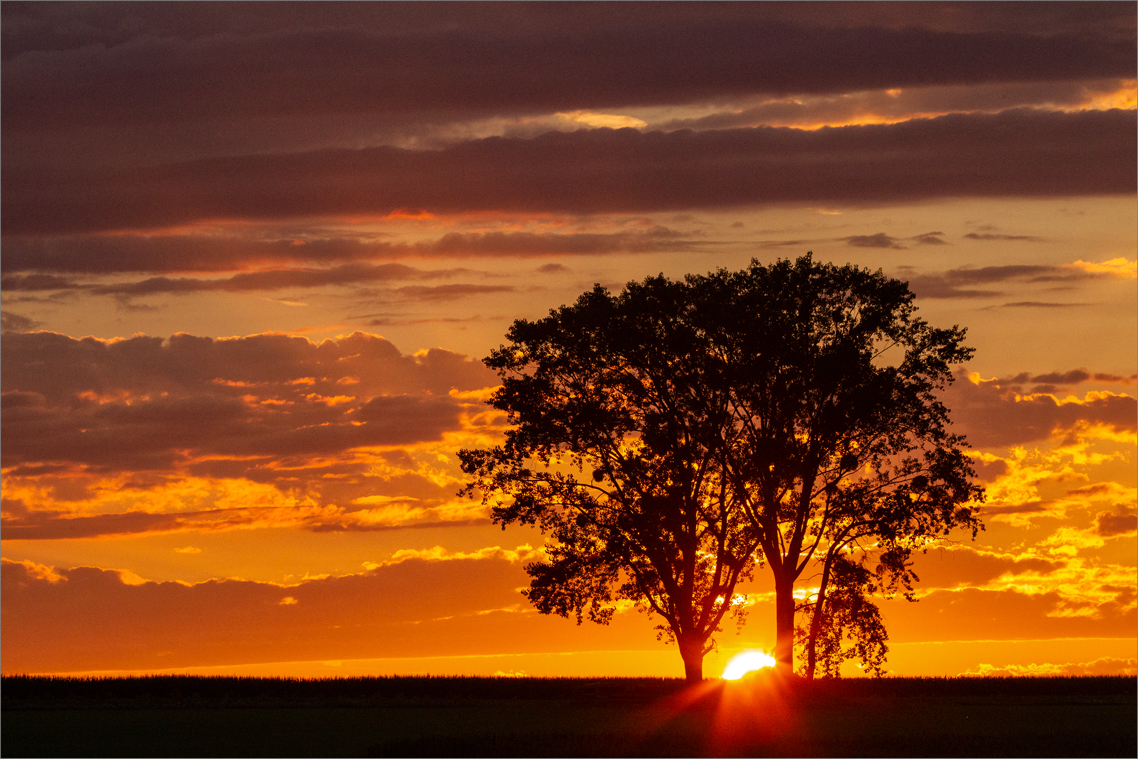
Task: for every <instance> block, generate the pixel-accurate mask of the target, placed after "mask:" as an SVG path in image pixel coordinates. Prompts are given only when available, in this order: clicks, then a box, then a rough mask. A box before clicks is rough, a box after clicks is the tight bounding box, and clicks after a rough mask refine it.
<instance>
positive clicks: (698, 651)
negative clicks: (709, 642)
mask: <svg viewBox="0 0 1138 759" xmlns="http://www.w3.org/2000/svg"><path fill="white" fill-rule="evenodd" d="M678 643H679V646H680V656H682V657H683V658H684V679H685V680H687V682H688V684H689V685H691V684H693V683H701V682H703V641H702V640H696V639H687V638H680V639H679V641H678Z"/></svg>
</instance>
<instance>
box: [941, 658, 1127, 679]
mask: <svg viewBox="0 0 1138 759" xmlns="http://www.w3.org/2000/svg"><path fill="white" fill-rule="evenodd" d="M1135 661H1136V660H1135V659H1133V658H1130V659H1119V658H1117V657H1113V656H1104V657H1102V658H1100V659H1095V660H1094V661H1088V662H1078V663H1067V664H1051V663H1049V662H1046V663H1042V664H1002V665H992V664H980V665H979V666H978V667H977V668H976V669H974V670H968V671H967V672H961V673H960V677H1093V676H1099V677H1101V676H1103V675H1110V676H1117V675H1129V676H1131V677H1133V676H1134V672H1135Z"/></svg>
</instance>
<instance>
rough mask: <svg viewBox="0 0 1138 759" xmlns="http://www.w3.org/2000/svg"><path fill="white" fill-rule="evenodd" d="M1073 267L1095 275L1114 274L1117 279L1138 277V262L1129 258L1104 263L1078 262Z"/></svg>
mask: <svg viewBox="0 0 1138 759" xmlns="http://www.w3.org/2000/svg"><path fill="white" fill-rule="evenodd" d="M1071 265H1072V266H1075V267H1078V268H1080V269H1082V270H1084V271H1088V272H1091V273H1094V274H1100V273H1101V274H1113V275H1114V276H1116V277H1122V278H1124V279H1134V278H1135V277H1138V262H1135V261H1131V260H1129V259H1127V258H1112V259H1110V260H1109V261H1103V262H1102V263H1094V262H1092V261H1076V262H1075V263H1073V264H1071Z"/></svg>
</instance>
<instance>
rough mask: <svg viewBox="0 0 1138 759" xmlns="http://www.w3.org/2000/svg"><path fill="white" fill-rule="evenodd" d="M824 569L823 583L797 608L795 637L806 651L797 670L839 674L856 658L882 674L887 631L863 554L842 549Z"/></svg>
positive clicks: (811, 675)
mask: <svg viewBox="0 0 1138 759" xmlns="http://www.w3.org/2000/svg"><path fill="white" fill-rule="evenodd" d="M824 573H825V577H824V578H823V580H822V585H823V587H821V588H819V591H818V592H817V593H816V594H814V596H813V597H807V598H806V599H804V600H803V601H802V602H800V603H799V604H797V607H796V609H795V611H796V612H797V614H798V618H799V619H800V620H801V622H800V624H799V625H798V627H797V628H796V629H795V637H796V638H797V643H798V644H799V645H800V646H801V647H802V649H803V650H804V652H805V654H806V657H805V660H804V661H803V663H802V665H801V667H800V669H799V672H800V674H802V675H803V676H804V677H806V678H807V679H808V680H813V679H814V675H815V672H816V671H817V670H818V669H821V672H822V676H823V677H841V666H842V664H843V663H844V662H846V661H848V660H850V659H858V660H860V661H861V666H862V668H863V669H865V670H867V671H868V672H870V673H872V674H874V675H876V676H878V677H880V676H882V675H884V674H885V657H886V655H887V654H888V653H889V646H888V645H887V644H886V641H888V640H889V634H888V632H886V630H885V625H884V623H883V622H882V620H881V611H880V609H878V608H877V605H876V604H875V603H873V602H872V601H870V600H869V598H868V596H869V595H870V594H872V593H874V592H875V591H876V590H877V589H878V587H877V584H876V583H875V582H874V575H873V573H872V572H870V571H869V570H868V569H867V568H866V567H865V565H864V559H863V562H861V563H859V562H856V561H854V560H852V559H850V558H847V557H846V556H841V555H835V556H833V557H832V558H831V560H830V562H829V565H828V566H827V567H826V569H825V570H824Z"/></svg>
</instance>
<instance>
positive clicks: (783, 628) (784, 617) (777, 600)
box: [774, 572, 794, 675]
mask: <svg viewBox="0 0 1138 759" xmlns="http://www.w3.org/2000/svg"><path fill="white" fill-rule="evenodd" d="M774 591H775V596H774V608H775V622H774V625H775V643H774V658H775V663H776V664H775V666H776V667H777V668H778V671H779V672H780V673H781V674H784V675H789V674H792V673H793V672H794V580H793V579H791V578H790V577H789V576H784V575H783V574H782V573H781V572H780V573H778V574H776V575H775V580H774Z"/></svg>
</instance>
